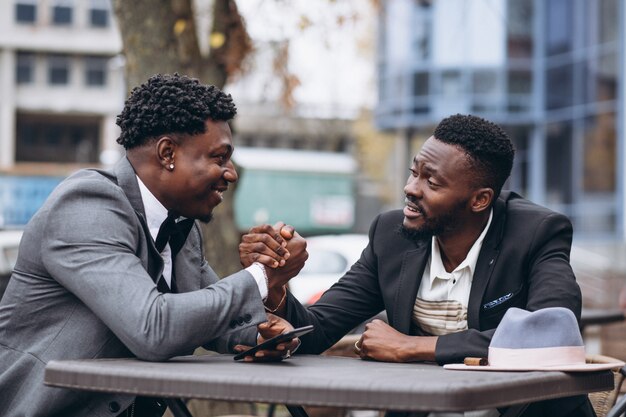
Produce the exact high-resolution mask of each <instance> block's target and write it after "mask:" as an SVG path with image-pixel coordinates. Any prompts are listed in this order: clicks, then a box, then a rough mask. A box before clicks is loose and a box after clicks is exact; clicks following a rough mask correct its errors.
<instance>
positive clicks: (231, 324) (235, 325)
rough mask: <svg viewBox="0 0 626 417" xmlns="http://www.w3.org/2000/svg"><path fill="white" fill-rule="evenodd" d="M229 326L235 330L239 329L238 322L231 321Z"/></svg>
mask: <svg viewBox="0 0 626 417" xmlns="http://www.w3.org/2000/svg"><path fill="white" fill-rule="evenodd" d="M228 326H229V327H230V328H231V329H234V328H235V327H237V320H231V321H230V323H229V324H228Z"/></svg>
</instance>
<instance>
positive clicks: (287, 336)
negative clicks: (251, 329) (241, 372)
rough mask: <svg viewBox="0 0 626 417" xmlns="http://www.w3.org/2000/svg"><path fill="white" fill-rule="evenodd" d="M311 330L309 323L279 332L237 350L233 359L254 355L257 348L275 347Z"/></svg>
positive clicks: (270, 348) (269, 348) (267, 348)
mask: <svg viewBox="0 0 626 417" xmlns="http://www.w3.org/2000/svg"><path fill="white" fill-rule="evenodd" d="M312 330H313V325H312V324H311V325H309V326H304V327H299V328H297V329H293V330H290V331H288V332H285V333H281V334H279V335H277V336H274V337H272V338H271V339H267V340H266V341H264V342H261V343H259V344H258V345H256V346H253V347H251V348H250V349H248V350H245V351H243V352H239V353H238V354H236V355H235V357H234V358H233V359H234V360H236V361H238V360H241V359H243V358H245V357H246V356H254V354H255V353H256V352H258V351H259V350H273V349H276V346H278V345H279V344H281V343H283V342H288V341H290V340H292V339H294V338H296V337H300V336H302V335H305V334H307V333H309V332H310V331H312Z"/></svg>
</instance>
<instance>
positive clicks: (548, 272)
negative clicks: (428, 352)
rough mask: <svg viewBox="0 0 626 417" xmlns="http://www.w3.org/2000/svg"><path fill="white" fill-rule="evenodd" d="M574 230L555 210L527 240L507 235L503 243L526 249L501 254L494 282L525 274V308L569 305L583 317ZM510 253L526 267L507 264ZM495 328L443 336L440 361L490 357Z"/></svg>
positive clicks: (521, 279) (438, 351) (437, 350)
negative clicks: (573, 253) (573, 259)
mask: <svg viewBox="0 0 626 417" xmlns="http://www.w3.org/2000/svg"><path fill="white" fill-rule="evenodd" d="M518 227H524V226H518ZM572 234H573V230H572V225H571V222H570V221H569V219H567V217H565V216H563V215H561V214H558V213H554V212H551V213H549V214H547V215H546V216H544V217H543V218H542V219H541V220H540V221H539V222H538V224H537V226H536V228H535V230H534V233H533V234H532V235H531V239H529V241H528V243H527V244H524V242H520V239H519V238H516V236H513V235H505V236H504V241H503V243H502V245H509V246H515V247H516V248H520V247H523V248H525V249H523V250H522V249H519V251H517V249H516V251H512V252H511V253H510V254H508V253H507V254H505V255H504V256H501V257H500V258H499V260H498V263H499V264H501V267H500V268H498V269H497V270H496V271H494V275H493V276H492V277H491V282H493V280H505V279H510V278H511V275H512V274H523V275H522V276H519V277H517V279H519V280H520V281H521V282H522V283H523V285H524V287H525V288H526V301H525V303H523V305H521V308H525V309H526V310H529V311H535V310H539V309H542V308H546V307H565V308H568V309H570V310H572V311H573V312H574V315H575V316H576V318H577V319H578V320H580V312H581V307H582V297H581V292H580V288H579V286H578V284H577V283H576V278H575V276H574V272H573V271H572V267H571V265H570V262H569V256H570V249H571V244H572ZM507 239H508V240H507ZM508 256H522V257H524V260H523V264H524V265H525V267H524V268H521V270H511V269H510V268H507V267H506V266H507V264H510V258H508V259H507V257H508ZM481 314H482V313H481ZM494 331H495V328H492V329H483V330H482V331H481V330H480V329H469V330H465V331H462V332H458V333H453V334H449V335H445V336H440V337H439V339H438V341H437V347H436V351H435V357H436V360H437V362H438V363H440V364H446V363H453V362H462V361H463V359H464V357H466V356H478V357H487V355H488V348H489V343H490V342H491V337H492V336H493V333H494Z"/></svg>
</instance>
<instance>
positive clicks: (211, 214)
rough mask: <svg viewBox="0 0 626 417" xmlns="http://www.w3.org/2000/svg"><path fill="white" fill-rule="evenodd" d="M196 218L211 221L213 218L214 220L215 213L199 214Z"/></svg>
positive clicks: (205, 221)
mask: <svg viewBox="0 0 626 417" xmlns="http://www.w3.org/2000/svg"><path fill="white" fill-rule="evenodd" d="M196 220H200V221H201V222H202V223H205V224H206V223H210V222H211V220H213V213H209V214H207V215H204V216H199V217H197V218H196Z"/></svg>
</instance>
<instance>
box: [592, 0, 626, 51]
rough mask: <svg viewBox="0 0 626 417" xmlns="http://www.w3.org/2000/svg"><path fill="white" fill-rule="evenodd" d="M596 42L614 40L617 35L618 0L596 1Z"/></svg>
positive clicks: (601, 42) (616, 38)
mask: <svg viewBox="0 0 626 417" xmlns="http://www.w3.org/2000/svg"><path fill="white" fill-rule="evenodd" d="M593 3H594V4H597V6H598V8H599V10H598V17H599V20H600V21H599V22H598V31H599V33H598V43H600V44H605V43H610V42H615V41H617V40H618V37H619V16H620V14H621V11H620V5H619V0H602V1H598V2H597V3H595V2H593Z"/></svg>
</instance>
